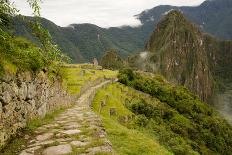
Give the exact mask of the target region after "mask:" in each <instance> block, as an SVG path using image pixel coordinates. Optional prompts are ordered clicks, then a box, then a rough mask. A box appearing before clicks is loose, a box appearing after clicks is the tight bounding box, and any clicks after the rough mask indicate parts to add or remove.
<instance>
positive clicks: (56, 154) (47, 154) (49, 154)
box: [43, 144, 72, 155]
mask: <svg viewBox="0 0 232 155" xmlns="http://www.w3.org/2000/svg"><path fill="white" fill-rule="evenodd" d="M71 152H72V147H71V145H69V144H66V145H58V146H52V147H49V148H47V149H45V150H44V151H43V155H63V154H68V153H71Z"/></svg>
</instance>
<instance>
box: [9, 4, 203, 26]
mask: <svg viewBox="0 0 232 155" xmlns="http://www.w3.org/2000/svg"><path fill="white" fill-rule="evenodd" d="M12 1H14V2H15V5H16V7H17V8H18V9H20V13H21V14H23V15H32V12H31V9H30V8H29V6H28V4H27V3H26V1H27V0H12ZM203 1H204V0H43V3H42V4H41V8H42V9H41V12H42V16H43V17H45V18H47V19H49V20H51V21H53V22H54V23H56V24H57V25H60V26H68V25H69V24H73V23H92V24H96V25H98V26H101V27H113V26H122V25H132V26H135V25H139V21H138V20H136V19H135V18H134V15H136V14H139V13H140V12H142V11H144V10H146V9H150V8H153V7H155V6H157V5H161V4H168V5H175V6H196V5H199V4H201V3H202V2H203Z"/></svg>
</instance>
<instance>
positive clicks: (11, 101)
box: [0, 72, 72, 147]
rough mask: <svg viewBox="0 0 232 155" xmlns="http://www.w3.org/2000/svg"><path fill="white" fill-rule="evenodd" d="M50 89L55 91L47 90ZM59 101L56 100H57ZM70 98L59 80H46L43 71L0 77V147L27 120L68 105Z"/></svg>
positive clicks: (70, 101)
mask: <svg viewBox="0 0 232 155" xmlns="http://www.w3.org/2000/svg"><path fill="white" fill-rule="evenodd" d="M50 91H53V92H54V93H53V94H51V93H49V92H50ZM57 101H59V102H57ZM71 103H72V98H71V97H70V96H69V95H68V94H67V93H66V92H65V91H63V90H62V88H61V84H60V83H59V81H58V80H57V81H55V82H53V83H52V82H51V81H49V79H48V77H47V75H46V74H44V73H43V72H40V73H39V74H38V75H34V76H33V75H31V74H30V73H29V72H27V73H22V74H20V75H17V76H12V77H11V80H9V81H4V78H1V80H0V147H2V146H3V145H4V144H5V143H6V141H7V140H8V139H9V138H10V137H11V136H12V135H14V134H16V132H17V130H18V129H20V128H23V127H25V126H26V122H27V121H28V120H31V119H33V118H35V117H39V116H40V117H44V116H45V115H46V113H47V112H50V111H53V110H54V109H56V108H59V107H64V106H68V105H71Z"/></svg>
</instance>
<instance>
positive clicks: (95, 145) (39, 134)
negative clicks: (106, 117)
mask: <svg viewBox="0 0 232 155" xmlns="http://www.w3.org/2000/svg"><path fill="white" fill-rule="evenodd" d="M109 82H110V81H106V82H104V83H102V84H100V85H98V86H96V87H93V88H91V89H90V90H88V91H87V92H86V93H85V94H84V95H82V96H81V97H80V98H79V99H78V100H77V104H76V105H75V106H74V107H73V108H71V109H68V110H66V111H65V112H63V113H61V114H60V115H59V116H58V117H57V118H56V119H55V120H54V121H53V122H51V123H50V124H46V125H43V126H41V127H39V128H38V129H36V130H35V131H34V134H35V135H36V136H34V137H28V136H25V138H26V139H28V144H27V146H26V147H25V148H26V149H25V150H23V151H22V152H21V153H20V155H63V154H68V155H79V154H80V155H94V154H113V151H112V147H111V143H110V142H109V141H108V140H107V138H106V132H105V131H104V128H103V126H102V122H101V119H100V118H99V117H98V116H97V115H96V114H95V113H94V112H93V111H92V110H91V108H90V106H89V104H90V102H91V101H92V99H93V97H94V95H95V91H96V90H97V89H98V88H100V87H102V86H104V85H105V84H107V83H109Z"/></svg>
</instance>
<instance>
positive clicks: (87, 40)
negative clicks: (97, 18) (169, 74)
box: [13, 16, 143, 62]
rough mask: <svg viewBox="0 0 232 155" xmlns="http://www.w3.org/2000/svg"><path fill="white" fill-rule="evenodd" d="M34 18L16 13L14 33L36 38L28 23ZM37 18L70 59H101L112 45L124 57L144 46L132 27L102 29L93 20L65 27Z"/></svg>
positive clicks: (75, 60) (81, 60)
mask: <svg viewBox="0 0 232 155" xmlns="http://www.w3.org/2000/svg"><path fill="white" fill-rule="evenodd" d="M33 20H34V19H33V18H32V17H23V18H22V17H20V16H18V17H15V18H14V19H13V21H14V22H13V30H14V33H15V34H16V35H18V36H24V37H26V38H28V39H30V40H33V41H34V42H36V39H35V38H34V37H33V36H32V35H31V30H30V26H29V24H28V22H30V21H33ZM40 21H41V23H42V25H43V27H44V28H46V29H48V30H49V32H50V34H51V36H52V38H53V41H54V42H55V43H56V44H58V45H59V47H60V48H61V50H62V51H63V52H64V53H66V54H68V55H69V56H70V57H71V58H72V59H73V62H89V61H91V60H92V59H93V58H98V59H100V58H101V57H102V56H103V54H104V53H105V52H106V51H107V50H108V49H112V48H113V49H116V50H118V51H119V53H120V55H121V56H122V57H124V58H125V57H126V56H128V55H130V54H132V53H136V52H139V51H140V50H141V49H142V48H143V41H142V40H139V39H137V38H139V34H140V33H137V32H138V31H136V30H135V29H133V28H131V27H122V28H109V29H105V28H101V27H98V26H96V25H93V24H72V25H70V26H68V27H60V26H57V25H55V24H54V23H53V22H51V21H49V20H47V19H44V18H41V19H40Z"/></svg>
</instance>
